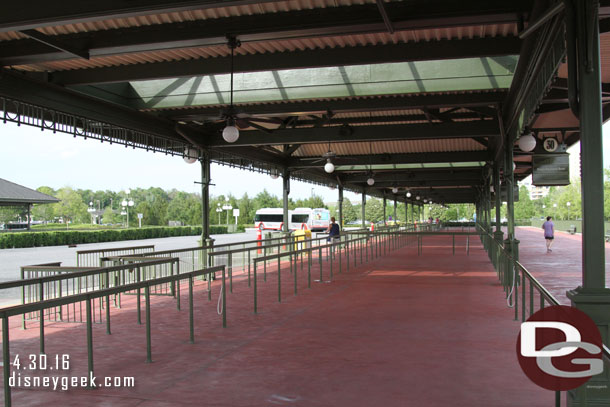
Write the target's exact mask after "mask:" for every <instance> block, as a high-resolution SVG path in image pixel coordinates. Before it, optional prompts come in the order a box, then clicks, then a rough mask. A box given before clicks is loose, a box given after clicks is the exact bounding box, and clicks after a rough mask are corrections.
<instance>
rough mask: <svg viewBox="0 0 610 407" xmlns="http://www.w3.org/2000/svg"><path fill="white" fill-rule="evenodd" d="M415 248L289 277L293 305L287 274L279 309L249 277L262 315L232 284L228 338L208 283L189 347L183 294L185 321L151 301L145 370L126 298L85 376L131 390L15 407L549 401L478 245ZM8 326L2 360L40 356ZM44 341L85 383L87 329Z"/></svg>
mask: <svg viewBox="0 0 610 407" xmlns="http://www.w3.org/2000/svg"><path fill="white" fill-rule="evenodd" d="M424 243H425V247H424V255H423V256H417V251H416V249H415V248H414V247H407V248H403V249H400V250H397V251H393V252H390V253H389V254H388V256H386V257H384V258H379V259H376V260H374V261H372V262H369V263H368V264H364V265H362V266H359V267H358V268H356V269H354V268H351V269H350V272H349V273H346V272H345V270H344V272H343V273H342V274H335V280H334V282H332V283H323V284H320V283H312V288H311V289H307V288H306V272H301V271H300V270H299V271H298V274H297V276H298V285H299V291H298V295H296V296H295V295H293V284H294V280H293V279H292V278H290V277H291V276H290V272H289V270H288V268H286V267H284V268H283V269H282V277H283V279H282V288H283V290H284V298H283V301H282V303H281V304H279V303H278V302H277V275H276V273H274V272H270V273H269V274H268V280H267V282H266V283H263V282H262V276H260V275H259V278H260V280H259V281H260V283H259V290H260V298H259V307H260V313H259V314H258V315H254V314H253V313H252V291H251V288H248V287H247V284H246V283H245V280H244V279H243V277H241V278H240V277H239V276H238V277H237V278H236V279H235V282H234V283H235V284H234V292H233V293H232V294H228V298H227V313H228V327H227V328H226V329H223V328H222V327H221V321H220V318H219V316H218V315H217V314H216V300H217V298H218V297H217V295H218V283H217V282H216V283H215V286H214V288H213V294H214V295H213V301H211V302H208V300H207V295H206V294H205V293H204V291H203V288H204V285H203V284H202V283H198V285H197V287H196V295H195V311H196V312H195V327H196V338H195V339H196V343H195V344H189V343H188V309H187V308H186V306H187V304H188V303H187V297H186V292H185V290H184V289H183V291H182V297H181V298H182V305H183V307H184V308H183V310H182V311H177V310H176V308H175V300H173V299H172V298H168V297H164V298H162V297H156V298H154V299H153V302H152V307H151V309H152V323H153V329H152V344H153V363H145V356H146V347H145V346H146V342H145V330H144V326H143V325H137V324H136V322H135V320H136V318H135V317H136V315H135V311H134V305H135V304H134V299H133V297H132V298H128V297H125V298H124V301H123V309H121V310H116V309H113V310H112V318H111V321H112V331H113V333H112V335H106V334H105V326H104V325H97V324H96V326H94V344H95V355H94V358H95V373H96V376H97V377H98V380H99V378H100V377H102V376H133V377H135V381H136V387H135V388H129V389H126V388H124V389H116V388H98V389H95V390H87V389H71V390H69V391H51V390H44V389H22V388H21V389H13V405H14V406H20V407H21V406H24V407H26V406H43V405H44V406H62V407H63V406H66V407H68V406H140V407H169V406H212V407H220V406H223V407H224V406H227V407H228V406H238V407H241V406H244V407H245V406H308V407H309V406H314V407H315V406H324V407H326V406H328V407H331V406H332V407H336V406H349V407H358V406H363V407H364V406H366V407H369V406H384V407H385V406H407V407H408V406H418V407H419V406H426V407H434V406H460V407H461V406H465V407H466V406H485V407H488V406H493V407H495V406H498V407H502V406H507V407H508V406H511V407H514V406H532V407H534V406H541V407H542V406H545V407H547V406H550V405H553V400H554V395H553V393H551V392H549V391H546V390H543V389H541V388H538V387H537V386H535V385H534V384H533V383H531V382H530V381H529V379H527V378H526V376H525V375H524V374H523V373H522V372H521V370H520V368H519V365H518V362H517V359H516V355H515V341H516V338H517V333H518V330H519V323H518V322H515V321H513V318H512V310H510V309H509V308H507V307H506V303H505V299H504V295H503V292H502V288H501V286H500V285H499V283H498V281H497V277H496V274H495V272H494V271H493V269H492V267H491V265H490V263H489V261H488V259H487V256H486V254H485V253H484V251H483V250H482V248H481V246H480V244H479V242H478V241H476V240H474V239H473V240H472V241H471V251H470V255H469V256H466V254H465V250H464V246H463V243H464V242H460V241H459V239H458V242H457V244H458V250H456V255H455V256H452V255H451V246H447V245H448V244H450V240H448V239H447V238H445V237H438V238H427V239H426V241H425V242H424ZM314 270H316V272H317V267H316V268H314ZM238 274H239V273H238ZM315 275H316V274H314V276H315ZM327 275H328V269H325V276H327ZM238 280H239V281H238ZM18 325H19V321H18V320H14V321H11V332H10V334H11V355H12V357H14V356H15V354H19V355H20V356H21V358H22V359H27V356H28V354H35V353H36V351H37V348H38V336H37V329H36V328H37V323H31V327H32V329H27V330H26V331H23V330H21V329H20V328H18ZM46 332H47V336H46V346H47V348H46V350H47V353H48V355H49V358H50V359H51V360H52V359H53V358H54V355H55V354H69V355H70V360H71V365H70V366H71V369H70V370H69V371H67V372H63V373H62V374H64V375H71V376H78V375H85V374H86V370H87V362H86V360H87V358H86V336H85V329H84V326H83V325H82V324H66V323H63V324H62V323H48V324H47V325H46ZM30 374H32V373H31V372H27V371H26V372H22V375H30ZM47 374H48V375H50V376H53V375H55V374H57V372H47Z"/></svg>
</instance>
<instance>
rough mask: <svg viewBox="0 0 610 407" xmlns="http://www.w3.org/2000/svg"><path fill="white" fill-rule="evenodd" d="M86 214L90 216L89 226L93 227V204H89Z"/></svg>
mask: <svg viewBox="0 0 610 407" xmlns="http://www.w3.org/2000/svg"><path fill="white" fill-rule="evenodd" d="M87 212H89V213H90V214H91V224H92V225H93V212H95V208H94V207H93V202H89V208H87Z"/></svg>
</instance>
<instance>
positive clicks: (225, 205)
mask: <svg viewBox="0 0 610 407" xmlns="http://www.w3.org/2000/svg"><path fill="white" fill-rule="evenodd" d="M222 209H223V210H225V211H227V225H228V224H229V211H230V210H231V209H233V207H232V206H231V204H229V198H227V199H226V200H225V204H224V205H223V207H222Z"/></svg>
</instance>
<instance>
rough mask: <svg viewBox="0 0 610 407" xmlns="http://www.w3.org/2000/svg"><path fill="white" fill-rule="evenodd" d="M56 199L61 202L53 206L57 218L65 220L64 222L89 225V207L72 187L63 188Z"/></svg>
mask: <svg viewBox="0 0 610 407" xmlns="http://www.w3.org/2000/svg"><path fill="white" fill-rule="evenodd" d="M56 198H57V199H59V200H60V201H59V202H58V203H56V204H53V206H54V208H53V211H54V213H55V216H58V217H61V218H63V219H64V222H67V221H71V222H72V223H89V222H91V216H90V215H89V213H88V212H87V205H86V204H85V203H84V202H83V199H82V197H81V196H80V195H79V194H78V193H77V192H76V191H74V190H73V189H72V188H70V187H64V188H61V189H60V190H59V191H57V195H56Z"/></svg>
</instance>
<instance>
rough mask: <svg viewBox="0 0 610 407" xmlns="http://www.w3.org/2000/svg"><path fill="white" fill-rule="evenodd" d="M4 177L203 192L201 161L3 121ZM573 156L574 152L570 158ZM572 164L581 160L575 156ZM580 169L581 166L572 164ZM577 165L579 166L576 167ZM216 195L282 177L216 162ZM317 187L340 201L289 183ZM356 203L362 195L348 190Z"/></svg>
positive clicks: (300, 194)
mask: <svg viewBox="0 0 610 407" xmlns="http://www.w3.org/2000/svg"><path fill="white" fill-rule="evenodd" d="M0 143H1V144H0V145H1V150H0V151H1V155H0V178H4V179H6V180H9V181H11V182H15V183H17V184H21V185H24V186H26V187H29V188H38V187H39V186H42V185H46V186H49V187H51V188H54V189H58V188H61V187H64V186H70V187H72V188H75V189H77V188H81V189H92V190H99V189H102V190H106V189H109V190H113V191H118V190H124V189H126V188H136V187H140V188H148V187H160V188H163V189H166V190H169V189H172V188H176V189H178V190H181V191H187V192H200V191H201V186H200V185H199V184H195V183H194V182H195V181H201V166H200V165H199V164H198V163H195V164H186V163H185V162H184V161H183V159H182V157H172V156H166V155H164V154H159V153H152V152H146V151H145V150H140V149H135V150H134V149H131V148H125V147H123V146H119V145H117V144H113V145H110V144H108V143H100V142H99V141H95V140H91V139H88V140H84V139H83V138H81V137H76V138H74V137H72V136H70V135H68V134H62V133H56V134H53V133H52V132H50V131H40V129H37V128H35V127H30V126H26V125H22V126H17V125H16V124H13V123H6V124H0ZM572 158H575V157H572ZM570 161H571V167H575V165H574V164H573V163H575V162H576V163H577V161H576V160H574V159H572V160H570ZM604 167H606V168H608V167H610V124H608V123H607V124H606V125H604ZM571 169H572V171H571V172H572V173H574V174H578V170H577V168H571ZM574 170H576V171H574ZM212 183H213V184H215V185H214V186H212V187H211V194H212V195H225V194H229V193H231V194H233V195H235V196H237V197H241V196H242V195H243V194H244V192H247V193H248V195H249V196H254V195H256V194H258V193H259V192H260V191H262V190H263V189H267V191H269V192H270V193H272V194H275V195H277V196H279V197H281V196H282V179H281V177H280V178H278V179H277V180H272V179H271V178H270V177H269V176H267V175H262V174H258V173H253V172H250V171H242V170H238V169H230V168H227V167H223V166H219V165H213V166H212ZM312 188H313V191H314V192H315V193H316V194H317V195H321V196H322V197H323V198H324V200H325V201H326V202H329V201H336V200H337V191H336V190H335V191H331V190H330V189H329V188H325V187H320V186H317V185H312V184H307V183H303V182H297V181H293V182H292V183H291V194H290V196H291V198H293V199H299V198H306V197H308V196H310V195H311V194H312ZM345 197H346V198H348V199H350V200H351V201H352V202H360V199H361V198H360V196H359V195H356V194H353V193H348V192H346V193H345Z"/></svg>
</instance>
